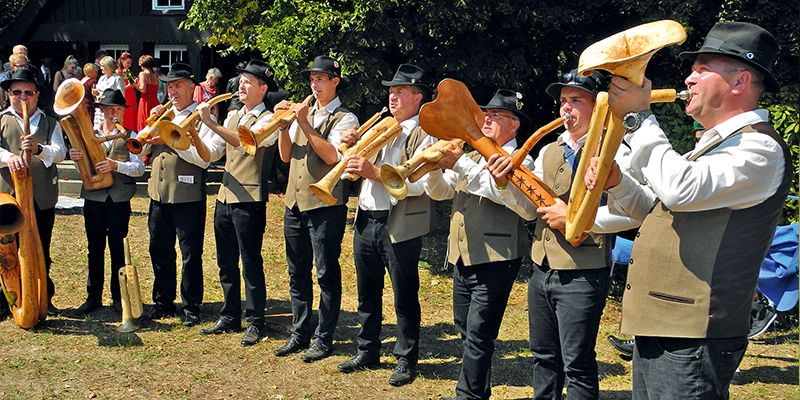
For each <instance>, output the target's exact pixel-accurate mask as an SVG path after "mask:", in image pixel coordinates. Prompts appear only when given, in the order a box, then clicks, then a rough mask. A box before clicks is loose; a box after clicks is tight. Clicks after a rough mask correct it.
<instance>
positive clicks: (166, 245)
mask: <svg viewBox="0 0 800 400" xmlns="http://www.w3.org/2000/svg"><path fill="white" fill-rule="evenodd" d="M205 220H206V201H205V200H202V201H196V202H190V203H177V204H168V203H161V202H158V201H155V200H150V211H149V215H148V218H147V227H148V230H149V231H150V259H151V261H152V263H153V302H154V303H156V304H158V305H161V306H162V307H165V308H166V309H168V310H169V309H171V308H173V307H174V305H173V303H174V302H175V286H176V285H177V276H176V274H177V271H176V269H177V266H176V262H175V258H176V256H177V255H176V254H175V237H176V235H177V238H178V245H179V246H180V249H181V255H182V257H183V269H182V271H181V301H182V303H183V312H184V313H186V314H191V315H199V314H200V304H201V303H202V302H203V237H204V233H205V227H206V225H205Z"/></svg>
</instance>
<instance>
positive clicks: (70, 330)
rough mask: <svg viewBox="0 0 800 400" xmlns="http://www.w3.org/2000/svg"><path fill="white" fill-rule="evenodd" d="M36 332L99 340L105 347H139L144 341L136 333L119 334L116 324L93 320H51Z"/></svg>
mask: <svg viewBox="0 0 800 400" xmlns="http://www.w3.org/2000/svg"><path fill="white" fill-rule="evenodd" d="M36 331H39V332H47V333H51V334H54V335H68V336H88V335H93V336H95V337H96V338H97V344H98V345H100V346H103V347H137V346H142V345H143V343H142V339H141V338H140V337H139V336H138V335H136V333H120V332H117V326H116V324H114V325H112V324H110V323H107V322H104V321H102V320H95V319H91V316H90V317H88V318H87V319H67V318H59V319H51V320H47V321H45V323H43V324H41V325H39V326H37V327H36Z"/></svg>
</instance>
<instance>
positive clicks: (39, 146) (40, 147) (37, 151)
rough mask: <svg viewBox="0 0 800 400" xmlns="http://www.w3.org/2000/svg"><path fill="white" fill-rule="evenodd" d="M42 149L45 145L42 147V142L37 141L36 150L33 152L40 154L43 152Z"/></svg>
mask: <svg viewBox="0 0 800 400" xmlns="http://www.w3.org/2000/svg"><path fill="white" fill-rule="evenodd" d="M42 150H44V147H42V144H41V143H36V151H35V152H34V153H33V154H34V155H37V156H38V155H39V154H42Z"/></svg>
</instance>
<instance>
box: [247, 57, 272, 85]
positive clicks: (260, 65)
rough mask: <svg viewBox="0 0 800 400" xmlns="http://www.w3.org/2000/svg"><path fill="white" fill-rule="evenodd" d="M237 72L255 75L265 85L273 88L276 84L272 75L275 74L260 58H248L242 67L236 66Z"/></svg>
mask: <svg viewBox="0 0 800 400" xmlns="http://www.w3.org/2000/svg"><path fill="white" fill-rule="evenodd" d="M237 69H238V70H239V73H240V74H241V73H242V72H247V73H248V74H253V75H255V76H256V77H257V78H258V79H261V80H262V81H264V82H265V83H266V84H267V87H269V88H274V87H276V86H278V85H277V84H276V83H275V79H273V78H272V77H273V76H274V75H275V74H274V73H273V72H272V69H271V68H270V67H269V66H268V65H267V64H265V63H264V61H261V60H250V62H248V63H247V64H246V65H245V66H244V67H243V68H238V67H237Z"/></svg>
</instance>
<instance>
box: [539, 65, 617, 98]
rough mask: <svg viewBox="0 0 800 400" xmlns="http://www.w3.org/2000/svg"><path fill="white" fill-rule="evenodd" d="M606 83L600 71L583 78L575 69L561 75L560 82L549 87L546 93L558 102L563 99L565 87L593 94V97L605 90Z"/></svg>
mask: <svg viewBox="0 0 800 400" xmlns="http://www.w3.org/2000/svg"><path fill="white" fill-rule="evenodd" d="M604 81H605V77H604V75H603V74H602V73H600V72H599V71H592V74H591V75H589V76H581V75H580V74H578V70H576V69H573V70H572V71H569V72H567V73H566V74H564V75H561V77H560V78H559V80H558V82H553V83H551V84H549V85H547V88H546V89H545V90H544V91H545V92H546V93H547V95H548V96H550V97H552V98H554V99H556V100H558V99H560V98H561V89H563V88H565V87H574V88H578V89H583V90H585V91H587V92H589V93H591V94H592V96H597V93H598V92H600V91H601V90H603V86H604V85H605V82H604Z"/></svg>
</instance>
